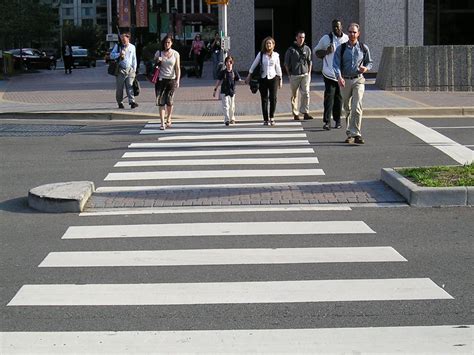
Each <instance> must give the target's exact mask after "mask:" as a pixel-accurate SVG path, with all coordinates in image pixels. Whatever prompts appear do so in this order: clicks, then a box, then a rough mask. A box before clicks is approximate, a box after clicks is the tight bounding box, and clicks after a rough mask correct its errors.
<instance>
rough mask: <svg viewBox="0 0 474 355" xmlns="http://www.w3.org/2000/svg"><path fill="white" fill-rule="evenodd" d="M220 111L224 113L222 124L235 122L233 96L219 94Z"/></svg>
mask: <svg viewBox="0 0 474 355" xmlns="http://www.w3.org/2000/svg"><path fill="white" fill-rule="evenodd" d="M221 100H222V110H223V111H224V123H225V122H233V121H235V116H234V112H235V95H234V96H229V95H224V94H221Z"/></svg>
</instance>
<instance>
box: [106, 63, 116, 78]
mask: <svg viewBox="0 0 474 355" xmlns="http://www.w3.org/2000/svg"><path fill="white" fill-rule="evenodd" d="M107 73H108V74H110V75H113V76H117V75H118V63H117V62H116V61H115V60H111V61H110V62H109V67H108V68H107Z"/></svg>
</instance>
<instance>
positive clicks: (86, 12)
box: [81, 7, 94, 17]
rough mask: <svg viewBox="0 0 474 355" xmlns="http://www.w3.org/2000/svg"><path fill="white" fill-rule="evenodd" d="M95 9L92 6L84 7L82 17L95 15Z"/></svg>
mask: <svg viewBox="0 0 474 355" xmlns="http://www.w3.org/2000/svg"><path fill="white" fill-rule="evenodd" d="M93 10H94V9H93V8H92V7H83V8H82V12H81V13H82V17H88V16H91V15H94V11H93Z"/></svg>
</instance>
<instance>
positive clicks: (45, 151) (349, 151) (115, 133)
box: [0, 118, 474, 332]
mask: <svg viewBox="0 0 474 355" xmlns="http://www.w3.org/2000/svg"><path fill="white" fill-rule="evenodd" d="M416 121H418V122H421V123H423V124H425V125H429V126H431V127H443V126H451V127H453V126H459V127H467V126H469V127H472V126H474V125H473V123H474V120H473V119H472V118H449V119H447V118H445V119H441V118H437V119H416ZM6 124H20V125H22V127H23V129H24V130H26V132H30V133H24V132H23V133H22V134H23V135H25V136H21V137H20V136H16V137H12V136H7V135H6V134H4V135H3V136H2V137H1V138H0V151H1V152H2V153H1V156H0V164H1V166H2V169H1V171H0V183H1V186H2V189H1V192H0V225H1V226H2V228H1V231H0V235H1V238H0V243H1V246H2V247H1V248H0V263H1V274H0V285H1V287H0V331H2V332H5V331H86V330H89V331H99V330H200V329H287V328H336V327H387V326H426V325H456V324H472V322H473V319H472V312H471V308H472V302H473V299H472V290H473V286H474V285H473V282H472V276H471V273H470V270H472V266H473V264H472V261H473V260H472V238H473V231H474V219H473V218H472V208H422V209H421V208H411V207H408V206H406V207H396V208H395V207H393V208H369V207H361V208H353V209H352V210H349V211H312V212H282V211H279V212H258V213H255V212H252V213H250V212H233V213H212V214H211V213H193V214H179V213H175V214H156V215H125V216H123V215H122V216H97V217H79V216H78V215H77V214H45V213H40V212H36V211H33V210H31V209H29V208H28V207H27V202H26V195H27V192H28V190H29V189H30V188H32V187H35V186H39V185H42V184H46V183H52V182H60V181H77V180H89V181H94V183H95V184H96V185H97V186H106V185H107V184H106V183H105V182H104V181H103V179H104V177H105V176H106V175H107V174H108V173H109V172H111V171H112V169H113V168H112V167H113V165H114V164H115V163H116V162H117V161H119V160H120V158H121V156H122V154H123V153H124V152H125V151H126V150H127V146H128V144H130V143H132V142H140V141H151V140H152V138H151V137H144V136H138V135H137V134H138V132H139V131H140V130H141V129H142V128H143V126H144V123H143V122H136V121H135V122H133V121H128V122H118V121H112V122H111V121H82V122H81V121H61V120H55V121H23V120H19V121H18V120H17V121H8V120H2V122H0V127H2V126H3V127H5V126H4V125H6ZM33 124H34V125H37V124H41V125H50V127H49V128H50V131H51V130H52V129H53V128H54V129H55V130H56V131H57V130H58V129H65V128H70V129H71V130H72V131H71V133H69V134H66V135H62V136H42V137H41V136H35V135H34V134H32V133H31V132H32V131H33V130H34V127H27V126H26V125H33ZM62 125H68V126H74V127H60V126H62ZM304 127H305V131H306V132H307V133H308V139H309V141H310V143H311V146H312V147H313V148H314V151H315V155H316V156H317V157H318V159H319V162H320V163H319V165H320V168H322V169H324V171H325V175H324V176H320V177H318V178H317V181H348V180H376V179H378V178H379V176H380V169H381V168H382V167H394V166H413V165H436V164H455V163H456V162H455V161H453V160H452V159H451V158H450V157H448V156H447V155H445V154H444V153H442V152H440V151H439V150H438V149H436V148H433V147H432V146H430V145H428V144H426V143H424V142H422V141H421V140H420V139H419V138H417V137H415V136H414V135H413V134H411V133H409V132H407V131H406V130H403V129H401V128H399V127H397V126H395V125H394V124H392V123H390V122H389V121H387V120H385V119H367V120H365V121H364V128H363V132H364V137H365V138H366V141H367V143H366V144H365V145H363V146H356V145H347V144H344V143H342V141H343V140H344V132H343V130H331V131H330V132H325V131H322V130H321V128H320V127H321V121H319V120H314V121H312V122H304ZM469 130H470V131H472V128H464V129H462V128H458V129H454V128H452V129H443V128H440V129H439V131H440V132H442V133H443V134H446V135H448V136H449V137H450V138H451V139H453V140H455V141H457V142H459V143H460V144H463V145H466V146H469V145H471V147H472V144H474V143H473V141H472V133H471V134H470V135H469V134H468V133H466V132H470V131H469ZM447 131H449V132H447ZM170 132H171V131H170ZM285 179H288V178H283V180H285ZM298 180H299V181H310V179H308V178H306V177H305V178H301V179H298ZM255 181H260V182H261V181H262V180H258V179H256V180H255ZM264 181H265V180H264ZM266 181H269V182H272V181H275V182H277V181H282V178H271V179H267V180H266ZM313 181H314V180H313ZM199 182H200V181H197V182H196V183H199ZM209 182H210V183H214V182H221V183H222V181H219V180H217V179H209ZM225 182H226V183H239V182H242V180H241V179H229V180H226V181H225ZM165 183H168V184H169V183H171V182H168V181H166V182H165ZM172 183H173V184H180V183H185V182H183V181H180V180H176V181H173V182H172ZM187 183H189V182H187ZM143 184H144V185H146V184H150V183H149V182H148V183H147V182H143ZM263 221H274V222H281V221H302V222H303V221H363V222H364V223H366V224H367V225H368V226H369V227H370V228H371V229H373V230H374V231H375V233H374V234H338V235H326V234H322V235H316V234H315V235H296V236H295V235H280V236H269V235H247V236H232V237H218V236H203V237H186V236H183V237H164V238H123V239H121V238H110V239H77V240H66V239H61V237H62V236H63V235H64V233H65V232H66V231H67V229H68V228H69V227H70V226H91V225H128V224H174V223H199V222H200V223H217V222H221V223H224V222H226V223H227V222H245V223H250V222H263ZM373 246H390V247H393V248H394V249H395V250H396V251H397V252H398V253H400V254H401V255H402V256H403V257H404V258H406V260H407V261H406V262H368V263H345V262H341V263H303V264H264V265H255V264H253V265H219V266H159V267H150V266H146V267H84V268H72V267H68V268H39V267H38V265H39V264H40V263H41V261H42V260H43V259H44V258H45V257H46V256H47V255H48V253H50V252H58V251H108V250H175V249H176V250H179V249H208V248H213V249H226V248H308V247H373ZM393 278H429V279H431V280H432V281H433V282H434V283H435V284H436V285H437V286H439V287H440V288H442V289H443V290H444V291H446V292H447V293H448V294H449V295H451V296H452V297H453V299H424V300H402V301H399V300H394V301H393V300H391V301H389V300H384V301H351V302H330V301H328V302H296V303H292V302H290V303H248V304H247V303H243V304H204V305H148V306H147V305H134V306H131V305H124V306H111V305H107V306H7V304H8V303H9V302H10V301H11V300H12V299H13V298H14V296H15V294H16V293H17V292H18V290H19V289H20V287H22V286H23V285H25V284H99V283H104V284H116V283H123V284H128V283H132V284H136V283H191V282H192V283H201V282H245V281H288V280H344V279H393Z"/></svg>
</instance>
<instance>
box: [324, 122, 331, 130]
mask: <svg viewBox="0 0 474 355" xmlns="http://www.w3.org/2000/svg"><path fill="white" fill-rule="evenodd" d="M323 129H325V130H326V131H329V130H331V127H330V126H329V125H328V124H327V123H325V124H324V125H323Z"/></svg>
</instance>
